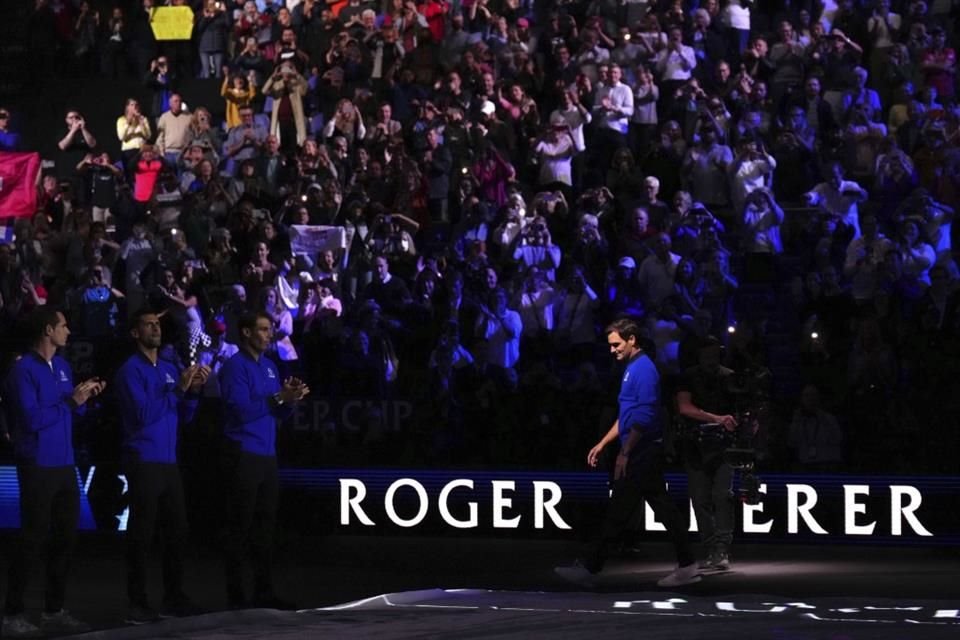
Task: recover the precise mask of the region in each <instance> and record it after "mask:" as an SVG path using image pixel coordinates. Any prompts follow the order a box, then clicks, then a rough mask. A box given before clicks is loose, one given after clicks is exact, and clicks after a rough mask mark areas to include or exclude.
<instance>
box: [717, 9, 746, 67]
mask: <svg viewBox="0 0 960 640" xmlns="http://www.w3.org/2000/svg"><path fill="white" fill-rule="evenodd" d="M723 23H724V25H725V26H726V28H727V41H728V44H727V47H728V48H729V50H730V51H731V52H735V53H736V54H738V55H743V52H744V51H746V49H747V44H748V43H749V42H750V6H749V3H748V2H746V0H730V1H729V2H728V3H727V5H726V7H724V9H723Z"/></svg>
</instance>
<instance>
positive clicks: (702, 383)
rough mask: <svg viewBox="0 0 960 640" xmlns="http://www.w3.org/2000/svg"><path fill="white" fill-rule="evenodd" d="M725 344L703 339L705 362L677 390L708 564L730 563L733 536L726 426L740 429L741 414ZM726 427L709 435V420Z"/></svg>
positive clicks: (701, 357)
mask: <svg viewBox="0 0 960 640" xmlns="http://www.w3.org/2000/svg"><path fill="white" fill-rule="evenodd" d="M721 356H722V346H721V344H720V341H719V340H717V339H716V338H715V337H713V336H707V337H706V338H704V339H703V341H702V343H701V344H700V348H699V350H698V358H699V364H697V365H696V366H694V367H691V368H690V369H687V370H686V371H685V372H684V374H683V376H682V377H681V379H680V381H679V383H678V385H677V391H676V401H677V412H678V413H679V416H680V420H681V421H682V425H683V428H682V429H681V433H680V439H679V447H680V453H681V455H682V457H683V463H684V468H685V469H686V472H687V482H688V486H689V489H688V490H689V492H690V498H691V500H692V501H693V510H694V513H695V514H696V517H697V528H698V530H699V532H700V539H701V541H702V542H703V545H704V547H705V548H706V552H707V559H706V561H705V562H702V563H701V564H700V567H701V568H703V569H719V570H726V569H729V568H730V545H731V543H732V542H733V525H734V513H733V499H732V496H731V494H730V483H731V481H732V479H733V468H732V467H731V466H730V465H729V464H727V463H726V461H725V460H724V455H723V454H724V450H725V449H726V448H727V444H726V443H727V438H726V437H724V436H726V435H727V433H726V432H734V431H735V430H736V428H737V419H736V418H735V417H734V416H733V415H732V413H733V408H734V398H733V393H732V384H731V382H732V376H733V371H731V370H730V369H727V368H726V367H724V366H722V365H721V364H720V362H721ZM705 424H713V425H719V426H721V427H722V428H723V432H722V433H717V434H716V435H713V434H710V435H708V434H707V433H706V432H704V431H703V430H702V429H703V425H705Z"/></svg>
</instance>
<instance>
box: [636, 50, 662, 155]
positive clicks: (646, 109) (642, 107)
mask: <svg viewBox="0 0 960 640" xmlns="http://www.w3.org/2000/svg"><path fill="white" fill-rule="evenodd" d="M659 99H660V88H659V87H657V85H656V84H655V83H654V78H653V73H651V72H650V69H648V68H646V67H644V66H643V65H640V66H638V67H637V83H636V86H635V88H634V94H633V118H631V120H630V150H631V151H632V152H633V155H634V157H635V158H644V157H646V155H647V151H648V150H649V149H650V145H651V144H653V140H654V136H655V135H656V133H657V124H658V123H659V119H658V117H657V101H658V100H659Z"/></svg>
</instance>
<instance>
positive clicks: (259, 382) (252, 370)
mask: <svg viewBox="0 0 960 640" xmlns="http://www.w3.org/2000/svg"><path fill="white" fill-rule="evenodd" d="M281 385H282V381H281V380H280V374H279V373H278V372H277V366H276V365H275V364H273V362H271V361H270V359H269V358H267V357H264V356H261V357H260V359H259V360H254V359H253V357H252V356H250V354H248V353H247V352H246V351H243V350H241V351H240V352H239V353H237V354H236V355H234V356H233V357H231V358H230V359H229V360H227V361H226V362H225V363H224V365H223V368H222V369H220V392H221V397H222V398H223V405H224V435H226V436H227V438H229V439H230V440H233V441H234V442H237V443H239V444H240V449H241V450H243V451H245V452H247V453H255V454H257V455H261V456H275V455H276V454H277V448H276V444H277V420H278V419H283V418H286V417H287V416H289V415H290V414H291V409H290V407H287V406H282V407H274V406H273V403H272V402H271V398H272V397H273V395H274V394H276V393H278V392H279V391H280V388H281Z"/></svg>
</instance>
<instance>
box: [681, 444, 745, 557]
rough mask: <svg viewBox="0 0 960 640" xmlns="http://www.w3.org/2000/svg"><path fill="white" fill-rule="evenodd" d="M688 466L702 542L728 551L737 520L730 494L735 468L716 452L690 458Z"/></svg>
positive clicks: (691, 492) (691, 497) (707, 546)
mask: <svg viewBox="0 0 960 640" xmlns="http://www.w3.org/2000/svg"><path fill="white" fill-rule="evenodd" d="M686 470H687V481H688V483H689V491H690V499H691V500H692V501H693V512H694V514H696V516H697V530H698V531H699V532H700V540H702V541H703V546H704V547H705V548H706V550H707V552H708V553H710V552H712V551H719V552H721V553H729V552H730V544H731V543H732V542H733V523H734V514H733V498H732V497H731V495H730V482H731V481H732V479H733V469H732V468H731V467H730V465H728V464H726V463H725V462H724V461H723V456H722V455H714V456H709V457H703V458H700V459H693V460H689V461H687V463H686Z"/></svg>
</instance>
